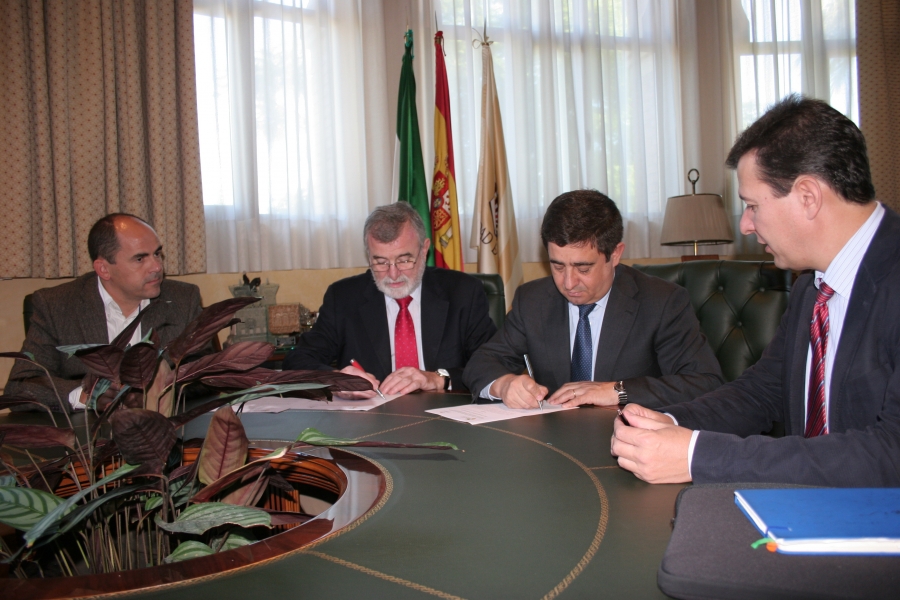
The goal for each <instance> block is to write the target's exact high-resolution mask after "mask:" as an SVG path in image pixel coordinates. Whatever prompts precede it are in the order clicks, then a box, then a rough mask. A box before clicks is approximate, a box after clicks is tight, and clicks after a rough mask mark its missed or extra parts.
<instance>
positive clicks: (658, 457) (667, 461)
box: [610, 404, 692, 483]
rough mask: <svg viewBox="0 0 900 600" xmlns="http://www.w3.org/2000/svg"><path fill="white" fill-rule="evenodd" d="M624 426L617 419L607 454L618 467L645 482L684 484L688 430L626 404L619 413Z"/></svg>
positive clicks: (686, 473) (689, 442)
mask: <svg viewBox="0 0 900 600" xmlns="http://www.w3.org/2000/svg"><path fill="white" fill-rule="evenodd" d="M623 414H624V417H625V419H626V420H627V421H628V425H626V424H625V421H624V420H622V418H617V419H616V422H615V426H614V428H613V436H612V441H611V445H610V453H611V454H612V455H613V456H617V457H618V458H619V466H620V467H622V468H623V469H627V470H629V471H631V472H632V473H634V474H635V475H636V476H637V477H638V478H639V479H643V480H644V481H646V482H648V483H685V482H688V481H690V480H691V474H690V472H689V470H688V448H689V446H690V444H691V435H692V432H691V430H690V429H685V428H684V427H678V426H677V425H675V424H674V423H673V422H672V419H670V418H669V417H668V416H666V415H664V414H662V413H659V412H656V411H654V410H650V409H648V408H644V407H643V406H639V405H637V404H629V405H628V406H626V407H625V409H624V411H623Z"/></svg>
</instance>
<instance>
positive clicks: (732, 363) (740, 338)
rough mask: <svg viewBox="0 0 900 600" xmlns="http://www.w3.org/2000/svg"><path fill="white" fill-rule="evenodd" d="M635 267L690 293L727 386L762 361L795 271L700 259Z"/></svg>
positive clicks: (730, 261)
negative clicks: (761, 358)
mask: <svg viewBox="0 0 900 600" xmlns="http://www.w3.org/2000/svg"><path fill="white" fill-rule="evenodd" d="M634 268H635V269H638V270H639V271H643V272H644V273H647V274H648V275H655V276H656V277H660V278H662V279H665V280H667V281H671V282H672V283H677V284H678V285H680V286H682V287H684V288H686V289H687V291H688V294H690V297H691V305H692V306H693V307H694V311H695V312H696V313H697V318H698V319H699V320H700V329H701V330H702V331H703V333H704V335H706V339H707V340H709V344H710V346H712V349H713V352H715V354H716V358H717V359H718V360H719V364H720V365H721V366H722V374H723V375H724V376H725V380H726V381H732V380H734V379H737V377H738V376H739V375H740V374H741V373H743V372H744V369H746V368H747V367H749V366H751V365H752V364H754V363H755V362H756V361H757V360H759V357H760V356H761V355H762V352H763V350H764V349H765V347H766V346H767V345H768V344H769V342H770V341H771V340H772V337H773V336H774V335H775V331H776V330H777V329H778V324H779V323H780V322H781V315H782V314H783V313H784V311H785V309H787V305H788V297H789V296H790V289H791V283H792V282H791V272H790V271H785V270H783V269H779V268H778V267H776V266H775V265H774V264H772V263H771V262H750V261H737V260H697V261H689V262H683V263H672V264H664V265H634Z"/></svg>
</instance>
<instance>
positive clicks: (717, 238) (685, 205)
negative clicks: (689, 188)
mask: <svg viewBox="0 0 900 600" xmlns="http://www.w3.org/2000/svg"><path fill="white" fill-rule="evenodd" d="M733 240H734V236H733V234H732V233H731V223H729V222H728V215H727V214H726V213H725V204H724V203H723V202H722V196H720V195H718V194H688V195H685V196H672V197H671V198H669V201H668V202H667V203H666V216H665V218H664V219H663V226H662V235H661V236H660V242H659V243H660V244H662V245H663V246H694V245H706V244H730V243H731V242H732V241H733Z"/></svg>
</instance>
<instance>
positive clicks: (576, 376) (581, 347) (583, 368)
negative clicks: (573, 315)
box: [572, 304, 597, 381]
mask: <svg viewBox="0 0 900 600" xmlns="http://www.w3.org/2000/svg"><path fill="white" fill-rule="evenodd" d="M595 306H597V305H596V304H584V305H582V306H579V307H578V327H577V328H576V329H575V347H574V348H572V381H590V380H591V370H592V369H591V359H592V358H593V354H594V353H593V352H591V322H590V321H589V320H588V315H589V314H591V311H592V310H594V307H595Z"/></svg>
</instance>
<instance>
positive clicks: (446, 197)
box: [431, 31, 463, 271]
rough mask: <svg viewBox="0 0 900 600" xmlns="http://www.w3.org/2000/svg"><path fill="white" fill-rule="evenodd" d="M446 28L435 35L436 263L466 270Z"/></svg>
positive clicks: (433, 215) (433, 209)
mask: <svg viewBox="0 0 900 600" xmlns="http://www.w3.org/2000/svg"><path fill="white" fill-rule="evenodd" d="M443 42H444V32H442V31H438V32H437V34H436V35H435V36H434V56H435V82H436V84H435V92H434V174H433V175H432V179H431V235H432V241H433V243H434V264H435V265H436V266H438V267H444V268H445V269H454V270H456V271H462V270H463V255H462V243H461V241H460V230H459V209H458V208H457V201H456V169H455V168H454V166H453V131H452V129H451V126H450V89H449V86H448V85H447V66H446V65H445V64H444V46H443Z"/></svg>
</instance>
